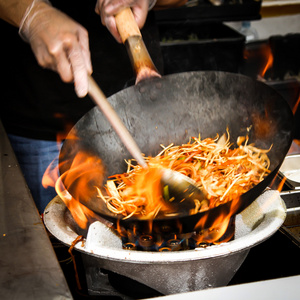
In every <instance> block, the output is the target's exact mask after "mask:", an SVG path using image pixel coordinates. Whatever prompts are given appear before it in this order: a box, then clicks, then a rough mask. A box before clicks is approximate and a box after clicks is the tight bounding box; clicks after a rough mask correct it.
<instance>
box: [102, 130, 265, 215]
mask: <svg viewBox="0 0 300 300" xmlns="http://www.w3.org/2000/svg"><path fill="white" fill-rule="evenodd" d="M229 139H230V136H229V132H228V131H227V138H226V135H223V136H222V137H221V138H220V137H219V136H217V137H216V138H215V139H211V138H206V139H204V140H201V138H200V136H199V137H198V138H196V137H192V138H191V139H190V141H189V142H188V143H187V144H183V145H181V146H175V145H173V144H171V145H169V146H167V147H164V146H161V147H162V149H163V150H162V151H161V152H160V153H159V154H158V155H157V156H156V157H145V160H146V162H147V164H148V166H149V169H148V170H147V171H146V170H144V169H142V167H140V166H139V165H134V164H132V161H127V164H128V170H127V172H126V173H124V174H117V175H114V176H112V177H111V178H112V179H111V180H108V182H107V187H106V190H107V194H108V195H103V194H102V192H101V191H100V189H98V193H99V197H100V198H101V199H102V200H103V201H104V202H105V203H106V205H107V208H108V209H109V210H110V211H111V212H113V213H115V214H122V215H123V216H124V218H130V217H132V216H135V217H138V218H141V219H153V218H155V217H156V216H157V215H158V214H163V215H165V216H168V215H174V213H175V214H176V212H174V209H173V210H172V209H171V208H170V206H169V205H167V203H166V201H164V200H163V198H162V197H163V195H162V194H163V193H162V189H161V186H160V178H161V168H170V169H172V170H175V171H177V172H180V173H182V174H184V175H186V176H188V177H190V178H191V179H193V180H194V181H195V182H196V183H197V185H198V186H199V188H200V189H202V190H203V191H204V192H205V195H206V199H204V200H202V201H201V202H200V201H199V200H195V208H194V209H193V210H191V212H190V213H191V214H195V213H198V212H200V211H204V210H207V209H211V208H213V207H216V206H218V205H220V204H223V203H226V202H228V201H231V200H233V199H237V198H239V197H240V196H241V195H242V194H244V193H245V192H247V191H248V190H250V189H251V188H252V187H253V186H254V185H256V184H257V183H259V182H261V181H262V180H263V179H264V177H265V176H266V175H267V174H268V173H270V170H269V166H270V161H269V158H268V156H267V153H268V152H269V151H270V149H267V150H263V149H259V148H257V147H255V146H254V145H253V144H248V137H239V138H238V140H237V145H238V147H237V148H234V149H231V147H232V144H231V143H230V142H229Z"/></svg>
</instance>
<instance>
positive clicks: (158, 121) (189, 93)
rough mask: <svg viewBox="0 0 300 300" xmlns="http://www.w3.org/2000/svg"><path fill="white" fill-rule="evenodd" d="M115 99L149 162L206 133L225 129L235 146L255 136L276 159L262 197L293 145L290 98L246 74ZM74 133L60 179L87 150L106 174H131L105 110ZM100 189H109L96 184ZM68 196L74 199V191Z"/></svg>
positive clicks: (202, 78) (155, 87) (205, 76)
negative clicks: (171, 147) (164, 148)
mask: <svg viewBox="0 0 300 300" xmlns="http://www.w3.org/2000/svg"><path fill="white" fill-rule="evenodd" d="M99 84H100V85H101V83H99ZM108 100H109V102H110V103H111V105H112V106H113V107H114V109H115V110H116V112H117V113H118V115H119V116H120V118H121V119H122V121H123V122H124V124H125V126H126V127H127V128H128V130H129V132H130V133H131V134H132V136H133V138H134V139H135V141H136V142H137V144H138V146H139V147H140V149H141V151H142V152H143V153H144V154H145V155H146V156H150V155H151V156H154V155H156V154H158V153H159V152H160V151H161V147H160V145H161V144H163V145H165V146H167V145H169V144H171V143H174V144H175V145H181V144H183V143H186V142H188V140H189V138H190V137H191V136H198V135H199V133H200V135H201V138H202V139H204V138H206V137H215V136H216V134H219V135H220V136H221V135H222V134H223V133H225V132H226V128H228V129H229V133H230V140H231V142H234V143H235V142H236V139H237V137H238V136H245V135H246V134H247V133H248V134H249V138H250V139H249V142H250V143H255V145H256V146H257V147H260V148H264V149H268V148H270V146H271V145H272V149H271V150H270V152H269V158H270V161H271V166H270V169H271V171H273V172H272V173H271V174H270V175H269V176H268V177H269V179H268V180H264V181H263V182H262V183H261V184H259V185H258V186H259V189H257V186H256V187H254V188H252V190H253V189H255V188H256V193H258V194H257V195H256V196H258V195H259V194H260V193H261V192H262V191H263V190H264V188H265V187H266V186H267V185H268V184H269V183H270V181H271V180H272V178H273V177H274V176H275V175H276V172H277V170H278V168H279V166H280V165H281V163H282V161H283V159H284V157H285V155H286V153H287V152H288V150H289V147H290V144H291V141H292V126H293V124H292V119H293V116H292V113H291V110H290V108H289V106H288V104H287V103H286V102H285V100H284V99H283V98H282V97H281V96H280V95H279V94H278V93H277V92H276V91H275V90H273V89H272V88H270V87H269V86H267V85H265V84H264V83H261V82H257V81H254V80H252V79H250V78H248V77H245V76H242V75H239V74H231V73H224V72H214V71H209V72H188V73H180V74H174V75H169V76H166V77H163V78H160V79H159V78H155V79H150V80H147V81H144V82H141V83H139V84H138V85H136V86H132V87H129V88H127V89H125V90H122V91H120V92H119V93H117V94H115V95H113V96H111V97H110V98H108ZM74 134H75V135H76V136H77V137H78V138H79V139H73V138H67V139H66V141H65V143H64V145H63V147H62V150H61V154H60V162H64V163H65V164H64V165H63V166H61V167H60V172H61V173H64V172H65V171H66V170H68V169H69V168H70V165H71V164H70V162H71V161H72V160H73V158H74V156H75V155H76V153H77V152H78V151H80V150H85V151H88V152H90V153H91V154H95V155H97V156H99V157H100V158H101V159H102V161H103V162H104V164H105V167H106V170H107V173H106V176H110V175H113V174H117V173H122V172H125V171H126V167H127V165H126V163H125V161H124V159H130V158H131V155H130V154H129V153H128V151H127V149H126V148H125V147H124V146H123V144H122V142H121V141H120V139H119V137H118V136H117V135H116V133H115V132H114V130H113V129H112V127H111V125H110V124H109V123H108V121H107V120H106V118H105V117H104V116H103V115H102V113H101V111H99V109H98V108H94V109H92V110H91V111H90V112H88V113H87V114H86V115H85V116H84V117H83V118H82V119H81V120H80V121H79V122H78V123H77V124H76V125H75V126H74V128H73V129H72V131H71V133H70V134H69V136H70V137H71V136H73V135H74ZM268 177H267V178H268ZM270 177H272V178H270ZM94 184H96V185H98V186H101V185H102V184H103V183H102V182H99V179H98V178H95V182H93V185H94ZM250 191H251V190H250ZM69 192H70V193H71V194H73V191H72V190H69ZM248 193H249V192H248ZM246 194H247V193H246ZM254 196H255V195H254ZM254 199H255V198H254ZM254 199H253V200H254ZM90 200H92V201H90ZM80 201H81V202H82V203H83V204H85V203H86V201H90V202H89V204H88V207H89V208H92V209H93V210H94V211H95V212H98V213H100V214H103V215H108V216H109V215H111V213H110V212H109V211H108V210H107V209H106V207H105V206H104V205H100V204H99V200H98V198H96V196H95V198H94V199H80Z"/></svg>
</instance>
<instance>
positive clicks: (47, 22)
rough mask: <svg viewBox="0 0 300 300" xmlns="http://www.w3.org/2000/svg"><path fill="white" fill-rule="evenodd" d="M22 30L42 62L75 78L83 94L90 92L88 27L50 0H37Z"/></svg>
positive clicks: (68, 79) (66, 78) (65, 78)
mask: <svg viewBox="0 0 300 300" xmlns="http://www.w3.org/2000/svg"><path fill="white" fill-rule="evenodd" d="M19 33H20V35H21V36H22V38H23V39H24V40H26V41H27V42H29V43H30V45H31V48H32V51H33V52H34V54H35V56H36V59H37V61H38V63H39V64H40V65H41V66H42V67H44V68H49V69H51V70H54V71H56V72H58V74H59V75H60V77H61V79H62V80H63V81H64V82H72V81H74V85H75V91H76V93H77V95H78V96H79V97H84V96H85V95H86V94H87V92H88V75H89V74H91V73H92V64H91V58H90V50H89V38H88V33H87V30H86V29H85V28H84V27H82V26H81V25H80V24H78V23H77V22H75V21H74V20H72V19H71V18H70V17H69V16H67V15H66V14H64V13H62V12H61V11H59V10H57V9H55V8H54V7H52V6H51V4H50V3H49V2H48V1H47V0H34V1H33V3H32V5H31V6H30V7H28V9H27V11H26V12H25V15H24V16H23V20H22V21H21V24H20V28H19Z"/></svg>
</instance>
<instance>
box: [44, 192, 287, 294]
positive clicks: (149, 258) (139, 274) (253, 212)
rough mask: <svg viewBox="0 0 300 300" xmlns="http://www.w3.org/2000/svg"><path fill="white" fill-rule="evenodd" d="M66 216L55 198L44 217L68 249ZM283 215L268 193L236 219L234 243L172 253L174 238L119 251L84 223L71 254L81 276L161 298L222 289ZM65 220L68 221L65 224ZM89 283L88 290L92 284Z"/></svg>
mask: <svg viewBox="0 0 300 300" xmlns="http://www.w3.org/2000/svg"><path fill="white" fill-rule="evenodd" d="M69 214H70V213H69V211H68V210H67V208H66V206H65V205H64V203H63V202H62V201H61V200H60V199H59V198H58V197H57V198H55V199H53V201H51V203H50V204H49V205H48V206H47V208H46V210H45V213H44V222H45V225H46V227H47V228H48V230H49V231H50V232H51V233H52V234H53V235H54V236H55V237H56V238H57V239H59V240H60V241H62V242H63V243H64V244H67V245H71V244H72V242H73V241H74V240H75V239H76V238H77V236H78V232H76V231H74V229H75V226H74V224H72V222H70V219H71V218H70V217H67V216H68V215H69ZM285 216H286V213H285V205H284V202H283V201H282V199H281V198H280V196H279V193H278V192H277V191H272V190H270V191H265V192H264V193H263V194H262V195H261V196H260V197H258V198H257V199H256V200H255V201H254V202H253V203H252V204H251V205H250V206H249V207H247V209H245V210H244V211H243V212H242V213H240V214H238V215H236V219H235V223H234V229H235V232H234V239H233V240H231V241H230V242H227V243H222V244H220V245H213V246H209V247H208V246H207V245H203V244H201V243H200V244H199V245H198V246H204V247H205V248H200V247H199V248H195V249H190V250H184V251H183V250H180V251H172V247H177V246H178V244H177V239H180V238H182V237H180V238H179V235H178V236H176V238H175V237H174V236H173V237H170V238H169V239H167V240H166V241H169V244H168V245H167V244H166V245H165V247H163V248H160V251H156V252H154V251H136V250H124V249H123V246H122V241H121V239H120V238H119V237H118V236H117V235H116V234H115V233H114V231H113V230H111V229H110V228H108V227H106V226H105V225H103V224H102V223H100V222H98V221H97V222H94V223H93V224H91V225H90V227H89V231H88V234H87V238H86V240H85V243H84V244H82V243H78V244H76V245H75V247H74V250H78V251H80V252H82V254H83V255H82V258H83V260H84V266H85V270H86V273H87V275H86V276H87V277H88V276H89V277H93V276H94V275H93V274H97V272H99V270H108V271H110V272H114V273H117V274H119V275H121V276H126V277H128V278H130V279H132V280H135V281H138V282H140V283H142V284H144V285H146V286H148V287H150V288H152V289H154V290H156V291H157V292H159V293H161V294H164V295H168V294H175V293H182V292H187V291H196V290H200V289H205V288H211V287H219V286H225V285H227V284H228V283H229V282H230V280H231V278H232V277H233V276H234V274H235V273H236V271H237V270H238V269H239V268H240V266H241V264H242V263H243V261H244V259H245V258H246V256H247V255H248V252H249V250H250V248H251V247H254V246H255V245H257V244H259V243H261V242H263V241H264V240H266V239H267V238H268V237H270V236H271V235H273V234H274V233H275V232H276V231H277V230H278V228H279V227H280V226H281V225H282V223H283V221H284V219H285ZM67 219H68V220H69V222H66V220H67ZM141 236H142V235H141ZM185 237H186V239H187V238H188V239H190V238H191V237H189V236H185ZM186 239H185V241H186ZM151 241H152V239H151V238H149V237H147V236H143V238H142V243H144V245H145V246H146V247H147V246H149V245H150V244H151ZM130 243H132V241H130ZM184 245H186V243H184ZM131 246H132V245H131ZM181 247H182V246H181ZM170 274H176V276H171V275H170ZM89 284H90V287H91V289H92V288H93V287H94V283H93V281H91V282H90V283H89Z"/></svg>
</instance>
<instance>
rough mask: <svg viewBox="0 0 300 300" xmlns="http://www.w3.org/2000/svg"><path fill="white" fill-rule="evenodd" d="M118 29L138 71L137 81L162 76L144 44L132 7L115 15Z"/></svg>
mask: <svg viewBox="0 0 300 300" xmlns="http://www.w3.org/2000/svg"><path fill="white" fill-rule="evenodd" d="M115 20H116V25H117V29H118V31H119V34H120V36H121V39H122V42H123V44H125V46H126V49H127V52H128V55H129V58H130V61H131V64H132V67H133V69H134V71H135V73H136V83H138V82H140V81H142V80H144V79H147V78H151V77H161V76H160V74H159V73H158V71H157V69H156V67H155V65H154V63H153V61H152V59H151V57H150V55H149V53H148V50H147V48H146V46H145V44H144V41H143V38H142V34H141V32H140V29H139V27H138V25H137V23H136V21H135V19H134V16H133V13H132V11H131V9H130V8H126V9H124V10H122V11H121V12H119V13H118V14H117V15H116V16H115Z"/></svg>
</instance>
